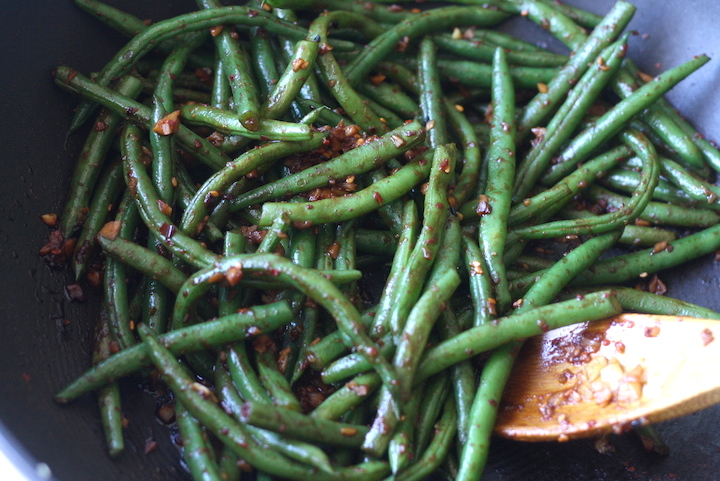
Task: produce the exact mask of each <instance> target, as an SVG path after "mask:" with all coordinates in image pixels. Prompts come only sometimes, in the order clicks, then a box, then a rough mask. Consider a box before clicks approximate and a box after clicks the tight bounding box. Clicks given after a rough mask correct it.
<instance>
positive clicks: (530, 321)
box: [415, 291, 620, 382]
mask: <svg viewBox="0 0 720 481" xmlns="http://www.w3.org/2000/svg"><path fill="white" fill-rule="evenodd" d="M570 312H572V315H571V314H569V313H570ZM619 312H620V305H619V304H618V302H617V300H615V298H614V297H613V296H611V295H610V293H609V291H602V292H598V293H593V294H592V295H590V294H588V295H586V296H585V297H584V298H583V299H573V300H569V301H563V302H560V303H556V304H550V305H547V306H542V307H536V308H533V309H530V310H526V311H524V312H522V313H517V314H511V315H509V316H506V317H503V318H499V319H498V320H497V322H496V323H495V322H491V323H489V324H483V325H480V326H476V327H473V328H471V329H468V330H467V331H463V332H462V333H460V334H458V335H457V336H455V337H453V338H450V339H448V340H447V341H443V342H441V343H440V344H439V345H437V346H435V347H433V348H431V349H429V350H428V351H427V352H426V353H425V354H424V355H423V357H422V359H421V360H420V365H419V366H418V371H417V374H416V377H415V382H420V381H421V380H423V379H427V378H428V377H430V376H431V375H433V374H437V373H438V372H440V371H442V370H444V369H445V368H447V367H449V366H452V365H453V364H455V363H457V362H460V361H463V360H465V359H469V358H471V357H473V356H475V355H477V354H479V353H482V352H485V351H488V350H490V349H493V348H495V347H498V346H501V345H503V344H505V343H507V342H508V341H511V340H513V339H524V338H527V337H530V336H534V335H538V334H542V332H543V331H544V330H547V329H555V328H557V327H561V326H565V325H568V324H573V323H576V322H583V321H585V320H592V319H602V318H603V317H609V316H612V315H614V314H617V313H619ZM541 321H544V322H541ZM546 324H547V326H549V327H547V326H546Z"/></svg>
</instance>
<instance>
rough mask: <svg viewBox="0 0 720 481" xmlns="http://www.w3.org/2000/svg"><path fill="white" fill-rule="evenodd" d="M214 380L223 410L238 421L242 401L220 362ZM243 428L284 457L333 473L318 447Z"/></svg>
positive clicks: (251, 428) (264, 431)
mask: <svg viewBox="0 0 720 481" xmlns="http://www.w3.org/2000/svg"><path fill="white" fill-rule="evenodd" d="M215 379H216V386H217V388H218V391H217V393H218V397H219V398H220V402H221V403H222V405H223V408H225V409H226V411H229V413H230V414H231V415H232V416H233V417H234V418H236V419H238V420H240V418H241V411H242V406H243V403H244V401H243V399H242V397H241V396H240V395H239V394H238V391H237V390H236V389H235V385H234V384H233V382H232V378H231V377H230V375H229V374H228V372H227V371H226V370H225V368H224V367H223V366H222V364H221V363H220V362H218V364H217V365H216V368H215ZM244 427H245V429H246V430H247V431H248V432H249V433H250V434H251V435H252V436H253V437H255V438H257V439H258V440H259V441H260V442H262V443H263V444H266V445H267V446H268V447H270V448H273V449H275V450H277V451H278V452H280V453H282V454H284V455H285V456H287V457H289V458H291V459H294V460H296V461H299V462H301V463H304V464H307V465H309V466H314V467H317V468H319V469H321V470H323V471H325V472H328V473H332V472H333V468H332V466H330V460H329V459H328V457H327V455H326V454H325V453H324V452H323V450H322V449H320V448H319V447H317V446H314V445H312V444H308V443H305V442H302V441H296V440H294V439H290V438H287V437H284V436H281V435H279V434H277V433H274V432H272V431H267V430H265V429H260V428H256V427H254V426H249V425H245V426H244Z"/></svg>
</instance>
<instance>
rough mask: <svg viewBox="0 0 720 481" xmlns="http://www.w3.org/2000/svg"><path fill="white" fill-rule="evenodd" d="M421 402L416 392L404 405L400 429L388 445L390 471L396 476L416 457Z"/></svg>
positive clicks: (398, 428) (399, 424)
mask: <svg viewBox="0 0 720 481" xmlns="http://www.w3.org/2000/svg"><path fill="white" fill-rule="evenodd" d="M421 401H422V396H419V395H418V393H417V392H416V393H415V395H414V396H411V397H410V399H408V401H407V402H406V403H405V404H404V405H403V410H402V419H401V420H400V422H399V423H398V427H397V429H396V430H395V433H394V434H393V437H392V439H391V440H390V444H389V445H388V460H389V461H390V469H391V470H392V472H393V473H394V474H397V473H398V472H401V471H403V470H404V469H405V468H406V467H407V466H408V465H409V464H411V463H412V460H413V458H414V457H415V454H416V451H415V449H414V448H415V446H414V439H415V425H416V423H417V421H418V411H419V409H420V403H421ZM423 414H425V413H423Z"/></svg>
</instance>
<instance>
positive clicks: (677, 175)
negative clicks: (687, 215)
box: [660, 157, 720, 204]
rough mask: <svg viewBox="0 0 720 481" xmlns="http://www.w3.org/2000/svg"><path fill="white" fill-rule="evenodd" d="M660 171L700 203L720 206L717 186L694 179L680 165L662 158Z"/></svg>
mask: <svg viewBox="0 0 720 481" xmlns="http://www.w3.org/2000/svg"><path fill="white" fill-rule="evenodd" d="M660 170H661V171H662V175H663V176H665V178H667V179H668V180H669V181H670V182H672V183H673V184H675V185H677V186H678V187H679V188H680V189H682V191H683V192H685V193H686V194H687V195H688V196H689V197H691V198H692V199H693V200H696V201H698V203H703V204H720V201H719V200H718V195H719V194H720V189H718V187H717V186H715V185H713V184H711V183H710V182H706V181H704V180H701V179H698V178H697V177H694V176H693V175H691V174H690V173H689V172H687V171H686V170H685V169H684V168H683V167H682V166H681V165H679V164H678V163H676V162H674V161H672V160H670V159H666V158H662V157H661V158H660Z"/></svg>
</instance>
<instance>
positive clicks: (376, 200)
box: [373, 191, 383, 205]
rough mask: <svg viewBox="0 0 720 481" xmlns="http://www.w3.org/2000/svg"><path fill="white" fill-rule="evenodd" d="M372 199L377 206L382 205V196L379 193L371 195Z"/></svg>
mask: <svg viewBox="0 0 720 481" xmlns="http://www.w3.org/2000/svg"><path fill="white" fill-rule="evenodd" d="M373 199H375V202H377V203H378V204H380V205H382V203H383V198H382V195H380V192H377V191H376V192H374V193H373Z"/></svg>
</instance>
